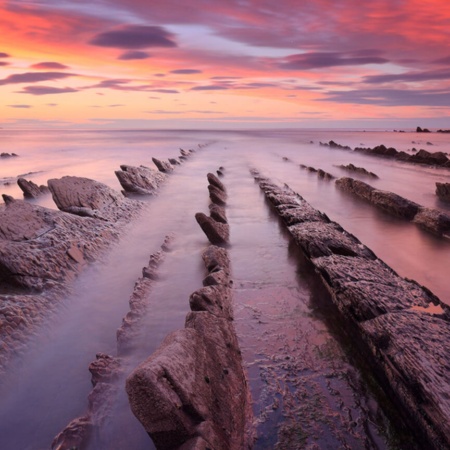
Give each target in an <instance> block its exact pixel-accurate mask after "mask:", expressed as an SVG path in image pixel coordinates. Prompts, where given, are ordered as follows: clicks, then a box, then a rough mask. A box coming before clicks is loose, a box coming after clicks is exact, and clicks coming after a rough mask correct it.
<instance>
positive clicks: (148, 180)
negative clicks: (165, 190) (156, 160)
mask: <svg viewBox="0 0 450 450" xmlns="http://www.w3.org/2000/svg"><path fill="white" fill-rule="evenodd" d="M120 168H121V169H122V170H118V171H116V172H115V174H116V176H117V178H118V180H119V182H120V184H121V186H122V188H123V189H124V191H125V193H128V194H138V195H153V194H155V193H156V191H157V189H158V188H159V186H160V185H161V184H162V183H163V182H164V181H165V179H166V175H165V174H164V173H162V172H159V171H158V170H154V169H150V168H149V167H145V166H139V167H134V166H127V165H122V166H120Z"/></svg>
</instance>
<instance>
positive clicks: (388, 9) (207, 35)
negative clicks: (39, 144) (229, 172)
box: [0, 0, 450, 129]
mask: <svg viewBox="0 0 450 450" xmlns="http://www.w3.org/2000/svg"><path fill="white" fill-rule="evenodd" d="M0 36H1V38H0V98H1V102H0V127H3V128H11V127H15V128H17V127H24V128H48V127H60V128H67V127H73V126H76V127H80V128H148V127H150V128H161V127H164V128H236V127H240V128H249V127H257V126H259V127H273V126H295V127H333V126H335V127H344V126H345V127H386V128H388V129H391V128H396V127H402V126H404V127H409V128H411V127H415V126H417V125H421V126H428V127H439V128H450V108H449V107H450V3H449V2H448V0H372V1H361V0H339V1H337V0H302V1H300V0H276V1H275V0H220V1H212V0H189V1H173V0H89V1H88V0H76V1H75V0H29V1H28V0H11V1H5V0H0Z"/></svg>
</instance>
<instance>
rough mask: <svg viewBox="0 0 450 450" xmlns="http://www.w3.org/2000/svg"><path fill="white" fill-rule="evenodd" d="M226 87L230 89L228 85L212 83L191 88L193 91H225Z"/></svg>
mask: <svg viewBox="0 0 450 450" xmlns="http://www.w3.org/2000/svg"><path fill="white" fill-rule="evenodd" d="M226 89H228V87H226V86H218V85H214V84H210V85H208V86H195V87H193V88H191V91H224V90H226Z"/></svg>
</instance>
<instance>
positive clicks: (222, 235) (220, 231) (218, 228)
mask: <svg viewBox="0 0 450 450" xmlns="http://www.w3.org/2000/svg"><path fill="white" fill-rule="evenodd" d="M207 179H208V183H209V184H208V191H209V198H210V200H211V202H212V203H211V204H210V205H209V211H210V215H209V216H207V215H206V214H204V213H202V212H199V213H197V214H196V215H195V220H196V221H197V223H198V224H199V225H200V227H201V229H202V230H203V232H204V233H205V235H206V237H207V238H208V240H209V241H210V242H211V244H214V245H227V244H228V243H229V241H230V226H229V225H228V221H227V218H226V214H225V206H226V200H227V192H226V189H225V186H224V185H223V183H222V182H221V181H220V180H219V179H218V178H217V177H216V176H215V175H214V174H212V173H208V175H207Z"/></svg>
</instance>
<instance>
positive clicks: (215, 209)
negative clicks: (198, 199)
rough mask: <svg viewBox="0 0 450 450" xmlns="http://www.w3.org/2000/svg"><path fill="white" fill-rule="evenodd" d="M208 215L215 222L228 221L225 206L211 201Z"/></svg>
mask: <svg viewBox="0 0 450 450" xmlns="http://www.w3.org/2000/svg"><path fill="white" fill-rule="evenodd" d="M209 215H210V216H211V218H212V219H214V220H215V221H217V222H222V223H228V219H227V216H226V212H225V207H223V206H220V205H216V204H215V203H211V204H210V205H209Z"/></svg>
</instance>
